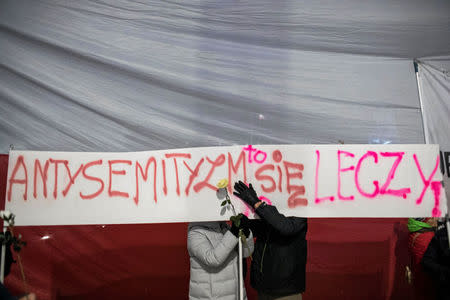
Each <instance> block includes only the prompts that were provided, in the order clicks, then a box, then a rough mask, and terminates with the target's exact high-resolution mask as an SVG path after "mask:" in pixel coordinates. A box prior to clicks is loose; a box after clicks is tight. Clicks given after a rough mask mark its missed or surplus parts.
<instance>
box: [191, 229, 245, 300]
mask: <svg viewBox="0 0 450 300" xmlns="http://www.w3.org/2000/svg"><path fill="white" fill-rule="evenodd" d="M243 226H244V225H241V228H242V229H243V230H244V234H245V235H246V237H247V240H246V246H243V248H242V251H243V256H244V257H248V256H250V255H251V254H252V252H253V234H252V233H251V231H250V230H249V229H248V227H245V228H243ZM238 232H239V228H237V227H236V226H234V225H233V226H231V228H230V227H229V226H228V225H227V223H226V222H196V223H191V224H189V229H188V240H187V244H188V252H189V256H190V265H191V271H190V273H191V275H190V282H189V299H191V300H199V299H220V300H236V299H239V298H238V297H239V276H238V273H239V271H238V270H239V265H238V249H237V247H236V246H237V245H238ZM246 298H247V296H246V293H245V288H244V299H246Z"/></svg>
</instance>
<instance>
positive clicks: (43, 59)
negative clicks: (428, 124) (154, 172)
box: [0, 0, 450, 153]
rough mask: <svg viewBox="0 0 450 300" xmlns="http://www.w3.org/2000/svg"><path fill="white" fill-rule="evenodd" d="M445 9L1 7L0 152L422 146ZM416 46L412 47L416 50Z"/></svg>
mask: <svg viewBox="0 0 450 300" xmlns="http://www.w3.org/2000/svg"><path fill="white" fill-rule="evenodd" d="M449 8H450V4H449V2H448V1H445V0H442V1H439V0H434V1H426V2H424V1H419V0H414V1H409V0H408V1H406V0H404V1H400V2H399V1H396V2H392V1H370V2H367V1H365V2H361V1H356V0H346V1H339V3H335V2H334V1H316V2H313V3H311V1H305V2H302V1H294V0H292V1H282V2H279V1H276V2H273V1H239V2H236V1H189V2H188V3H186V2H159V1H149V2H147V3H139V2H124V1H56V0H51V1H23V0H19V1H17V0H14V1H2V2H1V4H0V41H1V42H0V53H1V55H0V102H1V105H0V128H1V130H0V152H3V153H6V152H8V149H9V145H10V144H14V145H15V148H16V149H20V150H24V149H28V150H66V151H79V150H80V151H136V150H155V149H170V148H180V147H195V146H217V145H231V144H268V143H270V144H281V143H297V144H301V143H337V142H338V141H339V140H341V141H344V142H345V143H364V144H366V143H422V142H423V140H424V139H423V129H422V121H421V113H420V106H419V101H418V95H417V88H416V83H415V78H414V71H413V65H412V61H411V59H412V58H413V57H422V56H429V55H439V54H442V53H447V52H448V51H449V49H450V41H449V39H448V38H447V37H448V31H449V29H448V28H449V24H450V23H449V19H448V11H449ZM419 41H420V42H419Z"/></svg>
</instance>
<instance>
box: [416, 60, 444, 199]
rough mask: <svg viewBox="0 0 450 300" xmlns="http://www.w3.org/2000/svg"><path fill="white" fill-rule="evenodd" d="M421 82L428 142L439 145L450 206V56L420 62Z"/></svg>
mask: <svg viewBox="0 0 450 300" xmlns="http://www.w3.org/2000/svg"><path fill="white" fill-rule="evenodd" d="M419 82H420V89H421V96H422V97H421V99H422V103H423V116H424V121H425V135H426V140H427V142H428V143H430V144H439V146H440V149H441V155H442V156H441V166H443V168H442V171H443V173H444V174H443V175H444V186H445V190H446V194H447V201H448V205H447V206H450V166H449V164H450V56H441V57H430V58H426V59H422V60H420V62H419Z"/></svg>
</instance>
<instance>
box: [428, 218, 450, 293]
mask: <svg viewBox="0 0 450 300" xmlns="http://www.w3.org/2000/svg"><path fill="white" fill-rule="evenodd" d="M422 265H423V268H424V269H425V271H426V272H427V273H428V274H430V275H431V277H432V279H433V283H434V286H435V287H436V291H437V295H436V299H439V300H450V249H449V243H448V233H447V226H446V223H445V221H443V222H439V223H438V227H437V231H436V234H435V235H434V237H433V239H432V240H431V242H430V244H429V245H428V248H427V251H426V252H425V254H424V256H423V259H422Z"/></svg>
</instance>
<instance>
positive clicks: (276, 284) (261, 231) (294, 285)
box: [250, 204, 308, 296]
mask: <svg viewBox="0 0 450 300" xmlns="http://www.w3.org/2000/svg"><path fill="white" fill-rule="evenodd" d="M255 212H256V213H257V214H258V215H259V216H260V217H261V220H253V221H251V222H250V224H251V225H250V229H251V230H252V232H253V234H254V236H255V237H256V244H255V251H254V253H253V260H252V265H251V273H250V282H251V285H252V287H253V288H254V289H256V290H257V291H258V292H262V293H264V294H267V295H271V296H287V295H292V294H298V293H303V292H304V291H305V273H306V253H307V244H306V231H307V229H308V224H307V219H306V218H298V217H285V216H284V215H282V214H280V213H279V212H278V210H277V209H276V207H275V206H271V205H266V204H264V205H260V206H259V207H258V208H257V209H256V210H255Z"/></svg>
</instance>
